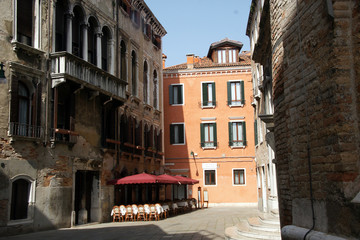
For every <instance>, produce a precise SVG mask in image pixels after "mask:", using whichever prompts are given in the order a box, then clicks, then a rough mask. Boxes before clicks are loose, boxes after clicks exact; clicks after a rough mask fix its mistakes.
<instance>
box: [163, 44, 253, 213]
mask: <svg viewBox="0 0 360 240" xmlns="http://www.w3.org/2000/svg"><path fill="white" fill-rule="evenodd" d="M242 45H243V44H242V43H241V42H238V41H233V40H229V39H227V38H226V39H223V40H221V41H219V42H215V43H213V44H211V46H210V48H209V52H208V56H207V57H204V58H199V57H196V56H194V55H193V54H189V55H187V62H186V63H183V64H179V65H175V66H171V67H167V68H164V70H163V79H164V86H163V89H164V90H163V91H164V133H165V134H164V146H165V166H166V171H167V173H169V174H171V175H182V176H187V177H190V178H193V179H197V180H199V184H195V185H193V186H191V185H189V186H181V185H180V186H173V187H172V188H173V189H172V190H171V191H170V190H169V189H167V191H166V197H167V198H169V199H171V198H175V199H182V198H186V197H187V198H196V199H199V198H200V199H201V201H203V200H205V201H206V200H208V201H209V205H210V206H211V205H219V204H223V205H226V204H237V203H239V204H254V205H256V203H257V192H256V191H257V190H256V189H257V183H256V164H255V149H254V148H255V147H254V145H255V144H254V111H253V108H252V106H251V95H252V79H251V62H250V55H249V53H246V52H242V53H240V50H241V48H242ZM165 58H166V56H165V55H164V56H163V61H165ZM163 66H165V62H163ZM168 188H170V187H168ZM199 188H200V189H201V190H200V193H199Z"/></svg>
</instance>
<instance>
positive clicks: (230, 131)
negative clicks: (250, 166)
mask: <svg viewBox="0 0 360 240" xmlns="http://www.w3.org/2000/svg"><path fill="white" fill-rule="evenodd" d="M232 138H233V136H232V123H231V122H229V146H230V147H231V146H232V145H233V142H232Z"/></svg>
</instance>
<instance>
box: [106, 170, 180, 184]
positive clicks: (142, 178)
mask: <svg viewBox="0 0 360 240" xmlns="http://www.w3.org/2000/svg"><path fill="white" fill-rule="evenodd" d="M155 183H160V184H165V183H168V184H172V183H174V180H169V179H158V176H155V175H153V174H148V173H139V174H135V175H131V176H127V177H123V178H119V179H114V180H111V181H108V184H111V185H122V184H155Z"/></svg>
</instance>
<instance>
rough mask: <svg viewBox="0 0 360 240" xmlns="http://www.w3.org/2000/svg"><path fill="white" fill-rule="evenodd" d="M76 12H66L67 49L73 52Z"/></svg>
mask: <svg viewBox="0 0 360 240" xmlns="http://www.w3.org/2000/svg"><path fill="white" fill-rule="evenodd" d="M73 17H74V13H73V12H71V11H69V12H67V13H66V33H67V34H66V51H67V52H68V53H72V18H73Z"/></svg>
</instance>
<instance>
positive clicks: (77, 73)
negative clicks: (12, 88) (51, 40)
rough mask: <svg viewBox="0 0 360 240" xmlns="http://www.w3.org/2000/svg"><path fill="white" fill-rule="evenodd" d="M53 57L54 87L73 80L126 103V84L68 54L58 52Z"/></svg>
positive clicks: (52, 77)
mask: <svg viewBox="0 0 360 240" xmlns="http://www.w3.org/2000/svg"><path fill="white" fill-rule="evenodd" d="M50 57H51V68H52V69H51V79H52V87H53V88H54V87H56V86H57V85H59V84H61V83H63V82H66V81H67V80H71V81H74V82H77V83H79V84H80V85H84V86H85V87H88V88H90V89H92V90H95V91H99V92H101V93H103V94H105V95H107V96H109V97H112V98H113V99H117V100H119V101H121V102H124V101H125V99H126V95H125V89H126V84H127V83H126V82H125V81H124V80H121V79H119V78H117V77H115V76H113V75H112V74H110V73H108V72H106V71H104V70H102V69H100V68H98V67H96V66H95V65H93V64H91V63H89V62H87V61H84V60H83V59H81V58H78V57H76V56H74V55H72V54H69V53H67V52H56V53H52V54H51V55H50Z"/></svg>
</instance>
